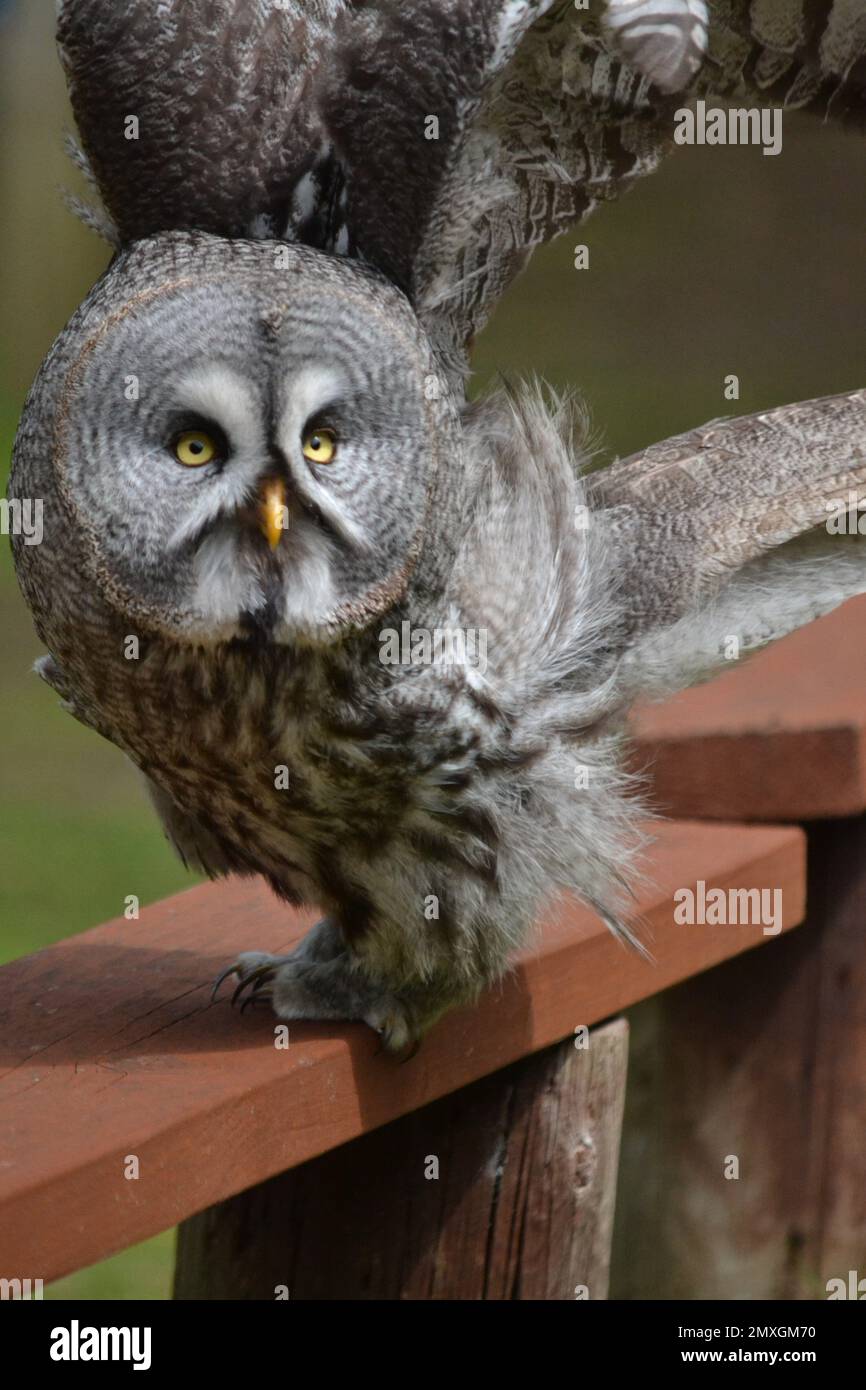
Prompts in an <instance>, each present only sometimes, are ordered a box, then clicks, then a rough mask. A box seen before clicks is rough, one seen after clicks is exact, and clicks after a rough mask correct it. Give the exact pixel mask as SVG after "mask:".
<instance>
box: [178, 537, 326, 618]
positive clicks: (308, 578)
mask: <svg viewBox="0 0 866 1390" xmlns="http://www.w3.org/2000/svg"><path fill="white" fill-rule="evenodd" d="M332 562H333V543H332V542H331V541H330V540H329V538H328V537H327V536H325V535H323V534H322V532H321V531H320V530H319V528H318V527H317V526H316V524H315V523H314V522H313V521H311V520H309V519H308V518H306V517H300V518H297V519H295V518H293V520H292V524H291V527H290V529H289V531H287V533H286V535H285V536H284V537H283V539H282V540H281V541H280V544H279V546H278V548H277V551H276V553H275V554H274V555H273V557H270V556H267V557H266V556H265V553H264V551H263V549H262V548H261V547H260V546H259V545H250V544H248V543H247V539H246V538H245V537H244V536H243V534H242V533H240V532H238V531H236V530H235V529H234V528H233V527H231V528H229V527H224V526H220V527H219V529H217V530H215V531H213V532H212V533H211V534H210V535H208V536H206V537H204V539H203V540H202V541H201V543H200V544H199V545H198V547H197V548H196V553H195V559H194V562H193V564H194V575H193V578H194V582H193V591H192V595H191V608H192V609H193V611H194V612H195V614H196V615H197V618H196V620H195V621H194V623H193V625H192V627H191V628H190V629H189V631H190V635H191V636H193V637H194V639H195V640H196V641H198V640H200V639H201V638H203V637H205V636H206V639H207V642H208V644H209V645H210V644H211V643H215V642H225V641H230V640H231V639H232V638H234V637H239V636H242V635H244V634H245V633H247V632H248V630H249V625H250V619H251V618H252V620H253V621H254V622H255V620H256V619H257V618H258V617H261V618H262V619H263V626H264V627H265V628H266V630H267V632H268V635H269V637H270V638H271V640H272V641H275V642H289V641H291V640H292V639H293V638H294V637H297V636H298V635H300V634H302V633H309V632H310V631H312V630H314V629H315V628H316V627H317V626H318V625H319V624H320V623H321V622H322V621H323V620H324V619H325V618H326V616H327V615H328V614H329V613H330V612H331V611H332V610H333V609H334V607H336V604H337V594H336V590H335V586H334V581H333V576H332Z"/></svg>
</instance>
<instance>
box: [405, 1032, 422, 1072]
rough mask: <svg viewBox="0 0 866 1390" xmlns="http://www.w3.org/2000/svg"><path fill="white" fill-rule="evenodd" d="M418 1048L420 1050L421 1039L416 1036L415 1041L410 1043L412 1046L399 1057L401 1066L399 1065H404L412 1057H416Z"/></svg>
mask: <svg viewBox="0 0 866 1390" xmlns="http://www.w3.org/2000/svg"><path fill="white" fill-rule="evenodd" d="M420 1050H421V1039H420V1038H416V1039H415V1041H414V1042H413V1043H412V1046H411V1047H410V1048H409V1051H408V1052H407V1053H406V1056H405V1057H401V1058H400V1066H401V1067H405V1065H406V1063H407V1062H411V1061H412V1058H413V1057H417V1056H418V1053H419V1052H420Z"/></svg>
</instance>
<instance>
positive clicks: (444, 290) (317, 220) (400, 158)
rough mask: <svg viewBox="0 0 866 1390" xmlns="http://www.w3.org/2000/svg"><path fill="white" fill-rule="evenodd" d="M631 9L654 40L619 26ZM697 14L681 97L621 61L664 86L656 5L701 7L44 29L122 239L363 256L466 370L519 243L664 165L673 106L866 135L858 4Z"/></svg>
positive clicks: (613, 0) (368, 10) (549, 2)
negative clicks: (762, 108) (208, 234)
mask: <svg viewBox="0 0 866 1390" xmlns="http://www.w3.org/2000/svg"><path fill="white" fill-rule="evenodd" d="M630 4H631V5H632V7H633V8H634V9H635V11H636V12H637V11H642V12H643V13H644V15H645V16H646V25H647V26H648V28H645V27H644V26H643V24H637V23H635V22H633V21H631V22H630V23H629V24H625V25H623V24H622V23H620V24H619V25H617V23H616V22H615V21H616V20H617V17H619V19H620V20H622V19H623V16H624V15H625V17H626V18H628V14H627V11H628V8H629V5H630ZM707 8H708V13H709V21H710V23H709V40H708V50H707V53H706V56H705V57H704V58H703V61H702V62H700V51H701V50H702V48H703V41H701V42H700V43H699V44H698V47H697V50H696V51H697V58H696V59H694V54H693V55H692V57H693V59H694V61H692V62H691V66H694V62H695V61H697V62H700V67H699V71H698V72H697V74H696V76H695V77H694V78H692V79H691V82H690V85H689V87H688V90H687V93H686V94H685V95H684V94H671V93H669V92H665V91H663V90H661V88H660V87H659V86H654V85H653V84H652V83H651V81H650V80H649V78H648V77H647V76H645V75H642V74H641V71H640V70H639V68H635V67H630V66H628V65H627V63H626V62H625V61H624V59H623V58H622V57H621V56H620V55H621V53H622V52H623V51H627V52H628V55H629V57H630V59H631V60H632V61H637V62H638V63H640V58H641V54H642V52H643V53H645V55H646V62H644V63H643V64H642V66H643V70H644V72H654V73H656V75H658V74H659V73H660V72H661V71H663V69H664V64H660V62H659V58H658V44H659V42H662V40H663V37H664V31H665V25H666V24H667V23H668V20H669V18H670V13H675V12H684V13H685V14H686V17H687V18H689V22H690V23H692V22H693V21H694V18H695V15H696V14H701V13H703V12H704V6H703V4H701V3H699V0H606V3H605V4H604V5H601V6H596V7H594V10H593V12H592V14H590V13H589V12H584V11H582V10H579V9H576V8H575V6H574V4H573V2H572V0H412V3H411V4H407V3H403V2H402V0H307V2H306V3H304V0H162V2H161V3H159V4H156V3H155V2H154V0H63V3H62V4H61V9H60V19H59V30H58V32H59V39H60V46H61V53H62V56H63V60H64V64H65V67H66V71H67V74H68V77H69V83H70V92H71V97H72V103H73V108H74V110H75V114H76V119H77V121H78V124H79V128H80V131H81V136H82V142H83V145H84V149H85V152H86V155H87V158H88V160H89V163H90V166H91V168H92V170H93V173H94V176H95V178H96V181H97V183H98V185H99V187H100V189H101V192H102V196H103V199H104V202H105V204H106V206H107V208H108V211H109V213H110V215H111V217H112V218H113V220H114V222H115V224H116V226H117V229H118V234H119V239H120V240H121V241H125V240H129V239H131V238H134V237H140V236H144V235H147V234H148V233H151V232H155V231H160V230H165V229H168V228H194V227H198V228H202V229H204V230H207V231H212V232H217V233H220V234H222V235H227V236H277V237H287V238H289V239H292V240H301V241H305V242H307V243H308V244H310V245H314V246H318V247H320V248H322V249H324V250H327V251H332V252H337V253H340V254H347V255H355V256H360V257H362V258H363V259H365V260H366V261H368V262H369V263H370V264H372V265H374V266H376V267H378V268H379V269H380V270H381V271H383V272H384V273H385V274H386V275H387V276H388V277H389V278H390V279H391V280H392V281H394V282H395V283H396V284H398V285H399V286H400V287H401V288H402V289H403V290H404V291H405V292H406V294H407V295H408V296H409V297H410V298H411V300H412V301H413V303H414V305H415V307H416V308H417V310H418V312H419V315H420V316H421V318H422V319H423V320H424V322H425V324H426V326H427V327H428V329H429V331H430V332H431V336H432V337H433V339H434V341H435V342H436V343H437V344H438V346H439V347H440V350H441V352H442V355H443V358H444V360H445V361H446V363H449V364H450V365H452V366H454V368H455V369H457V370H459V368H460V366H461V364H462V360H463V353H464V351H465V348H466V345H467V343H468V342H469V341H470V340H471V338H472V336H473V334H474V333H475V332H476V331H477V330H478V329H479V328H480V327H481V326H482V325H483V323H484V321H485V319H486V318H487V316H488V315H489V313H490V311H491V310H492V308H493V306H494V304H495V303H496V300H497V299H498V297H499V296H500V294H501V293H502V291H503V290H504V289H505V287H506V286H507V285H508V283H509V282H510V281H511V279H512V278H513V277H514V275H515V274H517V272H518V271H519V270H520V269H521V268H522V266H523V265H524V264H525V263H526V260H527V259H528V257H529V255H530V254H531V252H532V250H533V248H534V247H536V246H537V245H539V244H540V243H542V242H545V241H547V240H549V239H550V238H552V237H554V236H556V235H557V234H558V233H560V232H562V231H565V230H566V229H567V228H569V227H571V226H573V225H574V224H575V223H577V222H578V221H580V220H581V219H582V218H583V217H584V216H586V215H587V213H589V212H590V211H591V210H592V209H593V208H594V207H595V206H596V205H597V204H598V203H599V202H601V201H603V200H606V199H611V198H614V197H617V196H618V195H619V194H620V193H622V192H624V191H625V190H626V189H627V188H629V187H630V186H631V184H632V183H633V182H634V181H635V180H636V179H638V178H639V177H641V176H642V175H644V174H647V173H649V172H651V171H652V170H653V169H654V168H655V167H656V166H657V164H658V163H659V161H660V159H661V158H662V156H663V155H664V154H665V152H666V151H667V149H668V148H669V147H670V145H671V143H672V136H673V129H674V119H673V118H674V112H675V111H676V109H677V108H678V107H679V106H680V105H681V104H682V103H683V102H684V101H685V100H686V97H687V96H688V97H691V96H700V95H704V96H709V95H713V96H718V97H719V98H726V99H730V100H733V101H736V102H746V103H748V104H750V105H760V104H765V105H767V104H769V105H776V106H784V107H790V108H795V107H796V108H807V109H813V110H815V111H817V112H819V113H821V114H822V115H830V116H838V117H840V118H848V119H859V120H864V119H866V11H864V9H863V7H862V5H861V4H860V3H859V0H822V3H821V4H814V3H812V0H709V4H708V7H707ZM654 25H655V26H656V28H655V29H654V28H653V26H654ZM677 32H678V31H677V29H676V25H675V26H674V35H673V37H672V38H671V42H672V43H673V42H675V40H676V35H677ZM689 32H691V31H689ZM647 33H648V34H649V37H650V38H651V39H653V43H652V44H650V45H649V46H647V45H648V40H647ZM660 34H661V38H660V37H659V35H660ZM689 66H690V65H689V64H688V63H687V64H686V70H688V68H689Z"/></svg>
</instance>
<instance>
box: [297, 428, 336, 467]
mask: <svg viewBox="0 0 866 1390" xmlns="http://www.w3.org/2000/svg"><path fill="white" fill-rule="evenodd" d="M301 444H302V448H303V451H304V458H305V459H307V460H308V461H309V462H310V463H333V461H334V459H335V458H336V456H337V436H336V433H335V432H334V430H329V429H325V428H322V429H309V428H308V429H306V430H305V431H304V437H303V440H302V441H301Z"/></svg>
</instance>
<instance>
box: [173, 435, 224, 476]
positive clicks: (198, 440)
mask: <svg viewBox="0 0 866 1390" xmlns="http://www.w3.org/2000/svg"><path fill="white" fill-rule="evenodd" d="M172 449H173V451H174V456H175V458H176V459H177V461H178V463H182V464H184V466H185V467H186V468H200V467H201V466H202V464H205V463H213V461H214V459H215V458H219V457H220V456H221V449H220V445H219V441H218V440H217V439H216V438H215V437H214V436H213V435H212V434H209V433H208V431H207V430H184V431H183V433H182V434H179V435H178V436H177V438H176V439H175V441H174V444H173V445H172Z"/></svg>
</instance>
